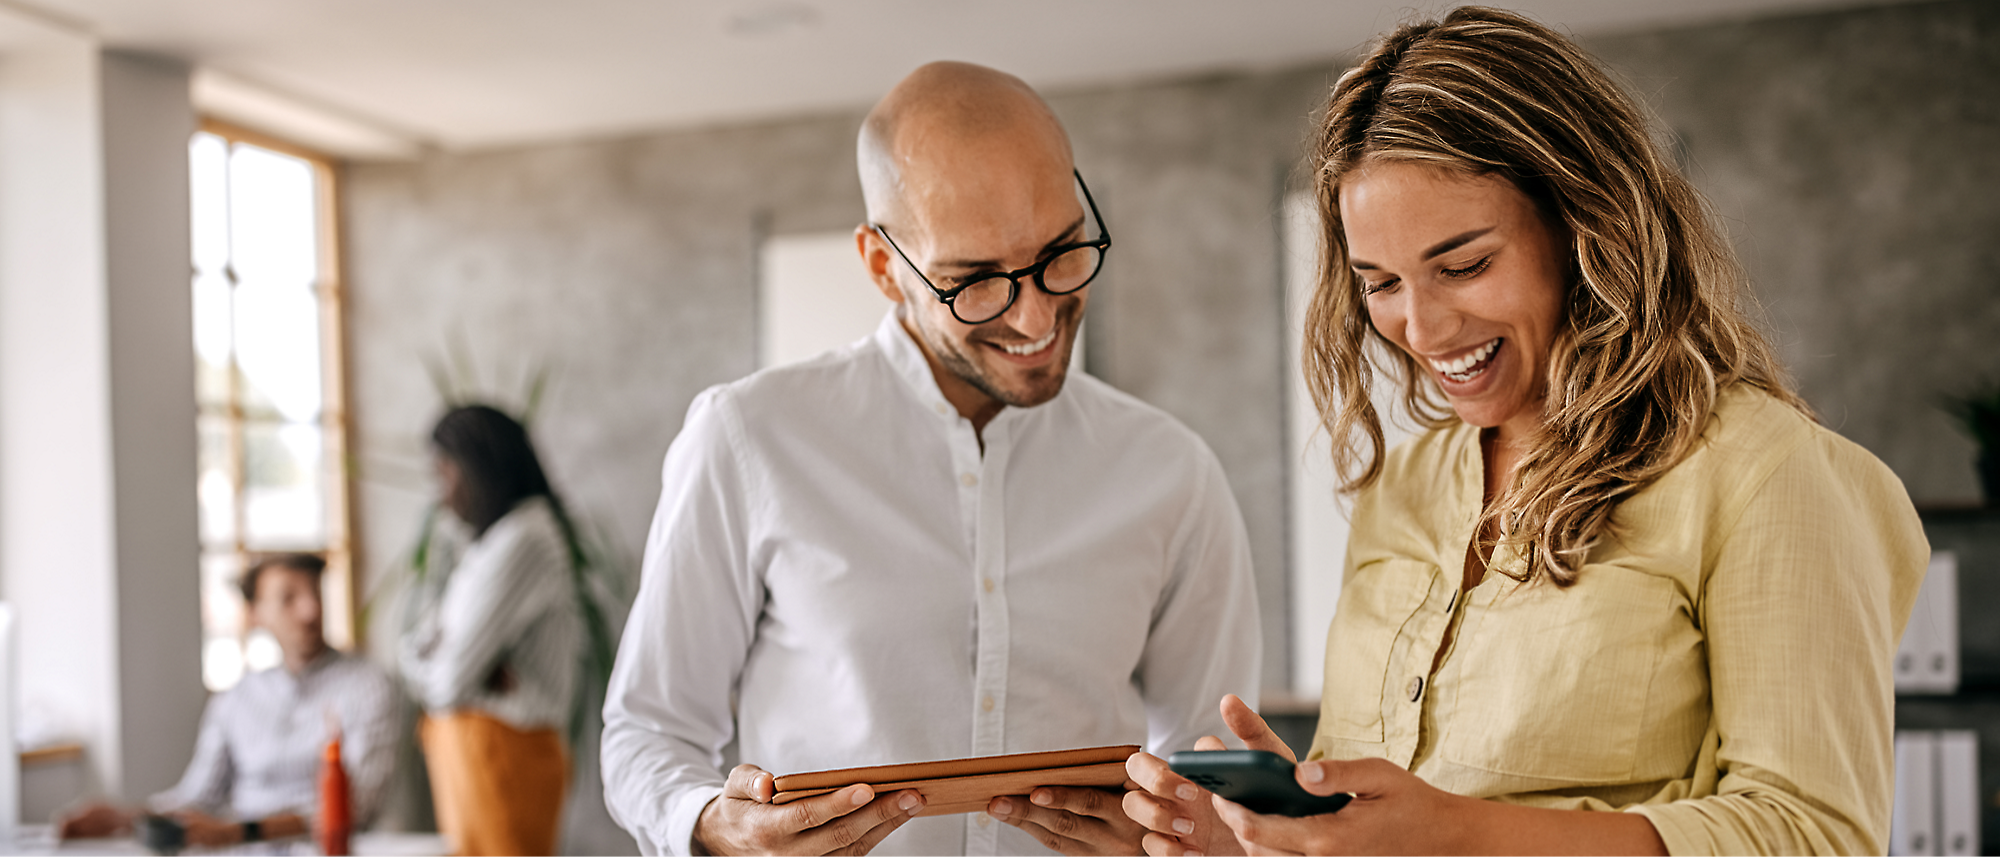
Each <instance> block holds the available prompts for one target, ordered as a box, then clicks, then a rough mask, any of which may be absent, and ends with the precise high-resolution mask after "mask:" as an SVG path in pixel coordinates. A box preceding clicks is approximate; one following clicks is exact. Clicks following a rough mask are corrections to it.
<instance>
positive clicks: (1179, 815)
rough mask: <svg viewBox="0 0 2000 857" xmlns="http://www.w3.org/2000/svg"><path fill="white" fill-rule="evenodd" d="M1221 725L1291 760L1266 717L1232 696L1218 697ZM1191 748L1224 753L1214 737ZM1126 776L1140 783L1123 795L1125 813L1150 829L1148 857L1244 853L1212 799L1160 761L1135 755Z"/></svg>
mask: <svg viewBox="0 0 2000 857" xmlns="http://www.w3.org/2000/svg"><path fill="white" fill-rule="evenodd" d="M1222 722H1223V723H1225V724H1227V725H1228V726H1229V731H1231V732H1234V733H1236V737H1238V738H1240V739H1242V740H1243V743H1244V744H1245V745H1247V746H1248V747H1249V748H1250V749H1252V750H1269V751H1271V752H1273V753H1276V754H1278V755H1280V756H1283V757H1285V758H1286V759H1292V758H1294V757H1293V755H1292V749H1291V748H1290V747H1287V746H1285V742H1284V740H1283V739H1280V738H1279V737H1278V735H1277V733H1275V732H1272V731H1271V727H1270V726H1269V725H1267V724H1265V723H1264V718H1262V717H1258V716H1257V712H1254V711H1251V710H1250V706H1248V705H1245V704H1244V703H1243V700H1241V699H1238V698H1237V697H1236V695H1235V694H1233V693H1232V694H1230V695H1228V696H1225V697H1223V698H1222ZM1194 748H1195V749H1197V750H1223V749H1227V748H1226V747H1225V746H1223V743H1222V740H1221V739H1219V738H1216V737H1215V736H1213V735H1210V736H1207V737H1204V738H1202V739H1201V740H1199V741H1196V742H1195V744H1194ZM1125 773H1126V776H1129V777H1131V778H1132V781H1133V782H1135V783H1138V784H1139V789H1138V790H1137V791H1130V792H1126V793H1125V814H1126V815H1128V816H1131V817H1132V820H1133V821H1136V822H1139V824H1141V825H1143V826H1145V827H1146V829H1147V830H1148V833H1147V834H1146V837H1145V839H1144V840H1143V841H1142V843H1141V844H1142V845H1143V846H1144V847H1145V849H1146V853H1147V854H1152V855H1155V857H1180V855H1184V854H1186V855H1202V854H1242V853H1244V846H1243V844H1242V843H1240V842H1238V841H1237V838H1236V835H1235V834H1234V833H1232V832H1231V831H1230V829H1229V828H1228V827H1227V826H1225V825H1224V824H1223V823H1222V819H1221V818H1220V817H1219V816H1217V815H1216V809H1215V801H1214V800H1213V798H1214V795H1211V794H1209V792H1208V790H1207V789H1204V788H1202V787H1200V786H1197V785H1195V784H1194V783H1191V782H1188V780H1187V778H1186V777H1183V776H1181V775H1179V774H1176V773H1174V772H1173V771H1172V770H1171V769H1169V768H1168V767H1167V763H1166V762H1165V761H1162V760H1161V759H1160V757H1158V756H1155V755H1152V754H1150V753H1137V754H1134V755H1133V756H1132V757H1131V758H1129V759H1127V760H1126V761H1125ZM1232 805H1233V804H1232Z"/></svg>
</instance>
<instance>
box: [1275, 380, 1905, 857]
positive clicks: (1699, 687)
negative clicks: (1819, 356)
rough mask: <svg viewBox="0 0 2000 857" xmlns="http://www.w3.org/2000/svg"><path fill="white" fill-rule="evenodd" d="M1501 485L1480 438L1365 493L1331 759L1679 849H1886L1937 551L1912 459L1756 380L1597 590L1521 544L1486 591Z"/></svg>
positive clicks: (1400, 461)
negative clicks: (1910, 660) (1906, 702)
mask: <svg viewBox="0 0 2000 857" xmlns="http://www.w3.org/2000/svg"><path fill="white" fill-rule="evenodd" d="M1482 494H1483V481H1482V469H1481V453H1480V448H1479V430H1478V429H1476V428H1473V427H1470V426H1466V425H1463V424H1459V425H1455V426H1452V427H1449V428H1445V429H1439V430H1435V431H1432V432H1429V433H1427V434H1425V435H1423V436H1421V437H1418V438H1416V439H1413V440H1411V441H1410V442H1408V443H1407V444H1405V445H1403V446H1401V447H1398V448H1397V449H1395V450H1393V451H1391V452H1390V453H1389V455H1388V458H1387V460H1386V462H1385V469H1384V471H1383V473H1382V478H1381V479H1380V480H1379V481H1378V482H1376V483H1375V485H1373V486H1372V487H1370V488H1369V489H1368V490H1366V491H1364V492H1362V493H1361V495H1360V496H1359V497H1358V498H1357V501H1356V506H1355V511H1354V526H1353V533H1354V535H1353V537H1352V539H1351V541H1350V542H1349V545H1348V555H1347V572H1346V578H1345V583H1344V584H1343V586H1342V588H1341V595H1340V603H1339V606H1338V607H1337V608H1336V611H1335V615H1334V619H1333V627H1332V630H1331V632H1330V633H1329V634H1328V636H1327V655H1326V690H1325V694H1324V697H1323V699H1322V702H1321V710H1320V720H1319V729H1318V732H1317V734H1316V735H1315V736H1314V738H1313V746H1312V752H1311V754H1310V758H1315V759H1318V758H1332V759H1354V758H1363V757H1371V756H1372V757H1380V758H1386V759H1389V760H1390V761H1393V762H1396V763H1397V764H1400V765H1404V766H1406V767H1408V768H1409V769H1410V770H1411V771H1413V772H1415V773H1416V774H1417V775H1418V776H1420V777H1422V778H1423V779H1424V780H1425V781H1427V782H1429V783H1431V784H1432V785H1435V786H1437V787H1439V788H1442V789H1445V790H1447V791H1450V792H1454V793H1457V794H1462V795H1470V796H1473V797H1479V798H1489V799H1493V800H1500V801H1507V802H1511V803H1519V804H1529V805H1534V806H1543V807H1555V808H1564V809H1591V810H1624V811H1630V812H1638V813H1642V814H1644V815H1645V816H1646V817H1647V818H1649V819H1650V820H1651V821H1652V822H1653V825H1654V827H1656V828H1657V829H1658V830H1659V832H1660V836H1661V838H1662V839H1663V840H1665V842H1666V845H1667V850H1668V852H1669V853H1673V854H1693V853H1710V854H1755V853H1806V852H1810V853H1822V854H1823V853H1850V854H1858V853H1873V854H1880V853H1883V852H1884V849H1885V848H1886V847H1887V841H1888V829H1889V811H1890V807H1891V804H1892V800H1893V793H1894V779H1895V774H1894V769H1895V762H1894V749H1893V731H1894V726H1895V707H1894V687H1893V682H1892V679H1891V674H1890V669H1891V666H1890V661H1891V660H1892V659H1893V658H1894V656H1895V652H1896V644H1897V641H1898V640H1899V639H1900V638H1901V637H1902V631H1903V624H1904V622H1906V621H1907V620H1908V618H1909V614H1910V608H1911V605H1912V603H1913V602H1914V601H1915V599H1916V593H1917V588H1918V586H1919V585H1920V584H1921V583H1922V582H1923V575H1924V570H1925V566H1926V563H1927V561H1928V557H1929V546H1928V545H1927V544H1926V542H1925V540H1924V534H1923V528H1922V526H1921V525H1920V524H1919V522H1918V520H1917V515H1916V511H1915V509H1913V508H1912V507H1911V505H1910V500H1909V497H1908V495H1907V494H1906V493H1905V492H1904V490H1903V486H1902V483H1901V482H1900V481H1898V480H1897V478H1896V476H1895V475H1894V474H1893V473H1891V472H1890V471H1889V469H1888V468H1887V467H1886V466H1884V465H1883V464H1882V463H1881V462H1880V461H1878V460H1876V458H1875V457H1874V456H1872V455H1870V454H1868V452H1867V451H1865V450H1863V449H1862V448H1861V447H1859V446H1856V445H1855V444H1853V443H1851V442H1849V441H1847V440H1846V439H1844V438H1842V437H1840V436H1839V435H1837V434H1835V433H1833V432H1831V431H1828V430H1827V429H1825V428H1822V427H1821V426H1819V425H1817V424H1815V423H1813V422H1812V421H1810V420H1808V419H1807V418H1805V417H1804V416H1802V415H1801V414H1799V413H1798V412H1796V411H1794V410H1792V409H1791V408H1788V407H1786V406H1785V405H1784V404H1782V403H1780V402H1778V401H1777V400H1775V399H1773V398H1771V397H1770V396H1769V395H1767V394H1765V393H1764V392H1762V391H1760V390H1756V389H1754V388H1751V387H1748V386H1747V385H1736V386H1734V387H1732V388H1730V389H1728V390H1725V391H1724V393H1723V395H1722V396H1721V397H1720V399H1719V400H1718V402H1717V405H1716V409H1715V411H1714V414H1713V416H1712V417H1711V419H1710V421H1709V425H1708V427H1707V429H1706V430H1705V432H1704V434H1703V438H1702V441H1701V443H1700V444H1699V445H1698V446H1697V448H1696V449H1695V451H1694V452H1693V453H1691V454H1690V455H1689V456H1688V457H1687V459H1686V460H1684V461H1682V462H1681V463H1680V464H1679V465H1676V466H1675V467H1674V468H1673V469H1672V470H1670V471H1668V472H1667V473H1666V474H1665V475H1664V476H1662V477H1661V478H1660V479H1659V480H1658V481H1656V482H1655V483H1654V484H1652V485H1650V486H1648V487H1647V488H1646V489H1645V490H1644V491H1641V492H1639V493H1637V494H1634V495H1632V496H1631V497H1630V498H1629V499H1627V500H1626V501H1625V502H1624V503H1623V504H1621V505H1620V506H1619V508H1618V509H1617V511H1616V512H1615V513H1614V515H1613V518H1612V520H1613V522H1614V530H1613V534H1612V535H1610V536H1607V537H1606V538H1604V539H1603V540H1602V541H1601V543H1600V544H1599V545H1598V546H1597V547H1596V548H1595V549H1593V550H1592V551H1591V552H1590V554H1589V556H1588V561H1587V562H1586V563H1585V565H1584V567H1583V569H1582V570H1581V574H1580V575H1579V576H1578V579H1577V582H1576V584H1575V585H1573V586H1570V587H1568V588H1566V589H1565V588H1558V587H1556V586H1554V585H1553V584H1550V583H1548V582H1547V581H1545V580H1537V581H1534V582H1530V583H1525V584H1524V583H1522V582H1520V581H1519V580H1517V579H1516V578H1517V577H1522V576H1525V575H1526V573H1527V570H1528V566H1527V563H1526V561H1525V558H1524V556H1523V555H1522V554H1521V553H1520V552H1519V551H1515V550H1509V549H1506V548H1504V547H1503V548H1502V549H1500V550H1497V551H1495V555H1494V557H1493V560H1492V562H1491V564H1490V569H1489V571H1488V572H1487V573H1486V575H1485V577H1484V579H1482V580H1481V581H1480V582H1479V584H1478V585H1477V586H1475V587H1473V588H1472V589H1470V590H1466V591H1464V592H1462V593H1461V592H1460V583H1461V579H1462V575H1463V569H1464V564H1465V555H1466V546H1467V543H1468V542H1469V541H1470V540H1471V538H1472V534H1473V527H1474V524H1475V522H1476V520H1477V518H1478V514H1479V509H1480V503H1481V498H1482ZM1448 628H1454V629H1455V630H1454V632H1453V633H1452V643H1451V647H1450V649H1449V651H1447V652H1446V653H1445V656H1444V657H1443V659H1442V660H1441V662H1439V664H1438V668H1437V670H1436V672H1435V673H1433V672H1432V670H1431V664H1432V659H1433V657H1434V656H1435V655H1436V654H1437V650H1438V646H1439V644H1440V643H1441V641H1442V640H1443V639H1444V636H1445V633H1446V630H1447V629H1448Z"/></svg>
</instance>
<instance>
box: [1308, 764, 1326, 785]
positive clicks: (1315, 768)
mask: <svg viewBox="0 0 2000 857" xmlns="http://www.w3.org/2000/svg"><path fill="white" fill-rule="evenodd" d="M1303 767H1304V768H1305V772H1306V782H1309V783H1316V782H1319V781H1320V780H1323V779H1326V771H1325V770H1324V769H1322V768H1321V767H1320V766H1319V765H1316V764H1307V765H1304V766H1303Z"/></svg>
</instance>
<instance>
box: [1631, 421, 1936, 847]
mask: <svg viewBox="0 0 2000 857" xmlns="http://www.w3.org/2000/svg"><path fill="white" fill-rule="evenodd" d="M1741 510H1742V511H1741V513H1740V515H1739V516H1738V517H1737V519H1736V520H1735V522H1734V523H1733V525H1731V524H1730V523H1729V522H1727V521H1720V522H1718V524H1720V525H1721V526H1722V528H1723V529H1722V532H1724V533H1725V535H1724V536H1722V537H1721V538H1720V540H1719V542H1718V544H1717V546H1716V547H1715V548H1713V549H1712V553H1711V556H1710V557H1709V559H1708V566H1709V567H1708V571H1707V574H1706V576H1705V582H1704V586H1703V591H1702V592H1701V594H1700V602H1699V604H1698V605H1697V616H1698V621H1699V622H1700V624H1701V626H1702V631H1703V634H1704V637H1705V639H1706V642H1707V656H1708V666H1709V674H1710V684H1711V693H1712V700H1711V703H1712V706H1713V721H1712V726H1711V731H1710V735H1709V739H1708V745H1707V747H1705V748H1704V752H1703V754H1702V757H1701V759H1700V760H1699V761H1698V762H1697V765H1701V766H1707V765H1712V766H1713V767H1714V769H1715V773H1716V774H1717V775H1718V776H1717V777H1716V778H1715V779H1714V780H1713V781H1714V782H1716V789H1715V793H1714V794H1706V795H1694V796H1690V797H1689V798H1687V799H1683V800H1679V801H1675V802H1672V803H1666V804H1658V805H1648V806H1640V807H1634V808H1633V810H1632V811H1634V812H1639V813H1643V814H1644V815H1646V816H1647V818H1649V819H1650V820H1651V821H1652V822H1653V825H1654V827H1655V828H1657V829H1658V830H1659V833H1660V836H1661V838H1662V839H1663V840H1664V841H1665V843H1666V845H1667V850H1668V852H1669V853H1673V854H1694V853H1706V854H1773V853H1793V854H1804V853H1812V854H1859V853H1872V854H1880V853H1884V849H1885V848H1886V847H1887V844H1888V842H1887V840H1888V828H1889V814H1890V808H1891V802H1892V795H1893V794H1894V780H1895V761H1894V748H1893V734H1894V729H1895V699H1894V683H1893V678H1892V675H1891V669H1892V666H1891V661H1892V660H1893V659H1894V657H1895V652H1896V646H1897V641H1898V640H1899V639H1900V638H1901V636H1902V630H1903V625H1904V623H1905V622H1906V621H1907V620H1908V618H1909V613H1910V608H1911V605H1912V604H1913V603H1914V601H1915V597H1916V591H1917V588H1918V586H1919V585H1920V584H1921V583H1922V580H1923V574H1924V569H1925V566H1926V563H1927V559H1928V553H1929V548H1928V546H1927V545H1926V543H1925V540H1924V536H1923V529H1922V526H1921V524H1920V523H1919V522H1918V520H1917V517H1916V513H1915V510H1914V509H1913V508H1912V507H1911V505H1910V501H1909V498H1908V496H1907V495H1906V494H1905V492H1904V490H1903V487H1902V484H1901V483H1900V482H1899V481H1898V480H1897V479H1896V477H1895V476H1894V475H1893V474H1892V473H1890V472H1889V470H1888V468H1887V467H1885V466H1883V465H1882V464H1881V462H1879V461H1877V460H1875V459H1874V458H1873V457H1871V456H1868V455H1866V454H1865V453H1863V452H1861V450H1860V449H1859V448H1858V447H1854V446H1853V445H1852V444H1850V443H1848V442H1847V441H1845V440H1843V439H1841V438H1839V437H1838V436H1835V435H1832V434H1831V433H1826V432H1818V433H1816V436H1815V437H1812V438H1809V439H1807V440H1805V441H1804V442H1802V443H1801V444H1800V446H1799V448H1798V449H1797V450H1795V451H1794V452H1793V453H1792V454H1791V455H1790V456H1788V457H1787V458H1786V459H1785V460H1783V461H1782V462H1781V463H1780V464H1779V465H1778V466H1777V468H1776V469H1775V470H1774V471H1772V473H1771V475H1770V476H1769V478H1767V479H1766V480H1764V481H1763V483H1762V484H1761V485H1758V486H1755V488H1754V493H1752V494H1751V495H1750V497H1749V498H1748V500H1747V502H1745V503H1743V504H1742V505H1741Z"/></svg>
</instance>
